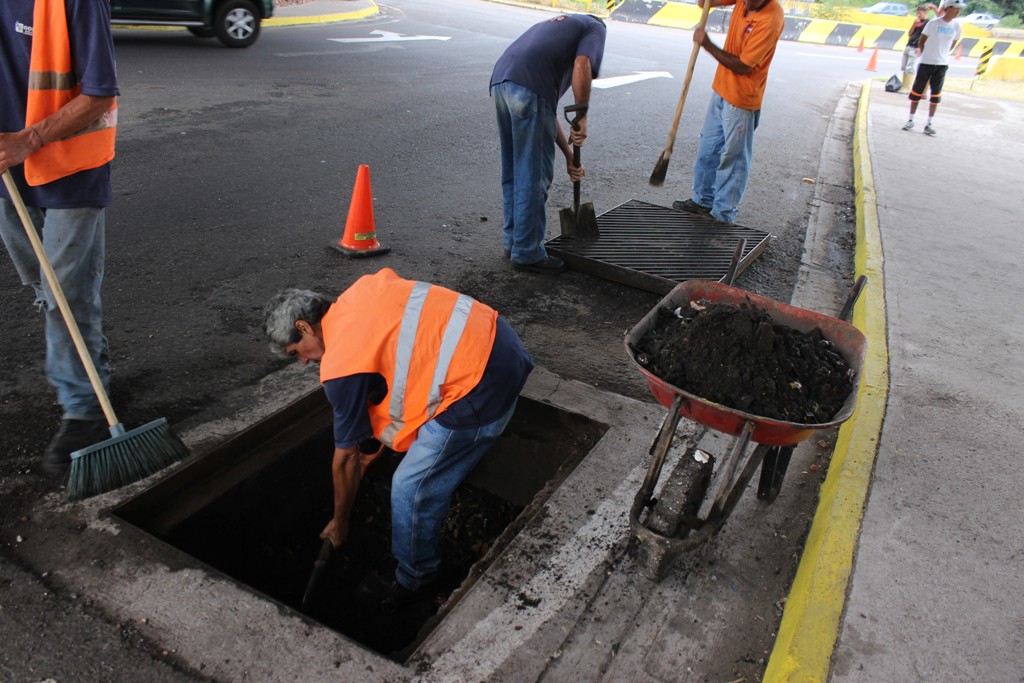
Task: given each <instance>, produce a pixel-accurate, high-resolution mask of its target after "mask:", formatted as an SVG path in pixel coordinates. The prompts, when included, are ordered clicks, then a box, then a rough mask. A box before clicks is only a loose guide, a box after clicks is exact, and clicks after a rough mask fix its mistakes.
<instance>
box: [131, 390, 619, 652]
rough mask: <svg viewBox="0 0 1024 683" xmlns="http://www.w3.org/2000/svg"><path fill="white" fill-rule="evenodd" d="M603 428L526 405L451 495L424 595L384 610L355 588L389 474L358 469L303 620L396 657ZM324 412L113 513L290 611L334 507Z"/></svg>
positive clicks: (374, 547)
mask: <svg viewBox="0 0 1024 683" xmlns="http://www.w3.org/2000/svg"><path fill="white" fill-rule="evenodd" d="M606 430H607V427H606V426H605V425H602V424H600V423H598V422H595V421H593V420H590V419H588V418H586V417H583V416H580V415H577V414H574V413H569V412H566V411H563V410H559V409H558V408H555V407H552V406H550V405H547V404H544V403H541V402H538V401H533V400H530V399H527V398H525V397H521V398H520V399H519V404H518V406H517V408H516V413H515V416H514V417H513V419H512V421H511V423H510V424H509V426H508V428H507V429H506V431H505V434H504V435H503V436H502V438H500V439H499V440H498V442H497V444H496V445H495V446H494V447H493V448H492V449H491V451H490V452H489V453H488V455H487V456H486V457H485V458H484V460H483V461H482V462H481V463H480V465H479V466H478V467H477V469H476V470H475V471H474V472H473V474H472V475H471V476H470V477H469V478H468V479H467V480H466V481H465V482H464V483H463V485H462V486H460V487H459V489H457V491H456V493H455V495H454V496H453V500H452V508H451V511H450V512H449V514H448V517H447V518H446V520H445V524H444V530H443V532H442V557H443V562H444V568H443V575H442V579H441V585H440V587H439V589H438V591H437V594H436V595H432V596H430V597H428V598H427V599H425V600H424V601H421V602H420V603H414V604H412V605H410V606H408V607H405V608H403V609H401V610H399V611H396V612H393V613H381V612H379V611H378V610H372V609H369V608H366V607H361V606H360V605H359V604H358V601H357V600H355V599H354V593H355V587H356V586H357V585H358V584H359V582H360V581H361V580H362V579H363V578H364V577H365V576H367V575H368V574H371V573H377V574H381V575H384V576H387V577H390V576H391V575H392V572H393V570H394V560H393V559H392V557H391V553H390V548H391V528H390V516H391V512H390V475H391V473H392V472H393V471H394V468H395V467H396V466H397V464H398V461H399V458H400V456H398V455H396V454H386V455H384V456H382V457H381V458H380V459H378V461H377V462H376V463H374V465H372V466H371V467H370V469H369V470H368V471H367V473H366V476H365V478H364V479H363V482H362V484H361V486H360V488H359V494H358V497H357V500H356V503H355V507H354V509H353V513H352V524H351V531H350V536H349V540H348V542H347V543H346V544H345V545H344V546H343V547H342V548H340V549H339V550H338V551H336V552H335V553H334V554H333V556H332V557H331V559H330V560H329V562H328V564H327V566H326V568H325V570H324V575H323V577H322V580H321V581H320V582H319V584H318V587H317V590H316V593H315V595H313V596H312V599H311V600H310V602H309V604H308V606H307V609H306V610H305V611H304V613H305V614H306V615H307V616H309V617H311V618H313V619H315V620H317V621H319V622H320V623H322V624H323V625H325V626H327V627H329V628H331V629H334V630H335V631H338V632H339V633H341V634H343V635H345V636H347V637H348V638H350V639H352V640H354V641H356V642H358V643H360V644H362V645H364V646H365V647H368V648H370V649H372V650H374V651H376V652H378V653H379V654H382V655H384V656H387V657H391V658H392V659H395V660H397V661H400V662H401V661H405V660H406V659H407V658H408V657H409V656H410V655H411V654H412V653H413V652H414V651H415V648H416V647H417V646H418V645H419V643H421V642H422V641H423V640H424V639H425V638H426V636H427V635H429V633H430V632H431V631H432V630H433V629H434V628H436V627H437V626H438V624H440V623H441V620H442V619H443V618H444V616H445V614H447V612H448V611H450V610H451V608H452V607H453V606H454V604H455V603H456V602H458V600H459V599H460V598H461V597H462V596H464V595H465V594H466V593H467V592H468V591H470V590H471V589H472V586H473V583H474V582H475V580H476V578H477V577H479V576H480V574H481V573H482V572H483V571H484V570H485V569H486V567H487V566H489V564H490V563H491V562H492V561H493V559H494V558H496V557H497V556H498V555H499V554H500V553H501V552H502V551H503V549H504V548H505V547H506V546H507V545H508V543H509V541H511V539H512V538H513V537H514V536H515V534H516V533H517V532H518V531H519V530H520V529H521V528H522V527H523V526H524V525H525V524H526V523H527V522H528V521H529V519H530V518H531V517H532V513H533V511H535V510H536V509H537V508H538V507H539V506H540V505H542V504H543V503H544V502H545V501H546V500H547V498H548V497H549V496H550V495H551V493H552V492H553V491H554V490H555V489H556V488H557V487H558V485H559V484H560V483H561V482H562V481H563V480H564V479H565V477H567V476H568V475H569V473H571V472H572V470H573V469H574V468H575V467H576V466H577V465H578V464H579V463H580V462H581V461H582V460H583V458H584V457H585V456H586V454H587V453H588V452H589V451H590V450H591V449H592V448H593V446H594V445H595V444H596V443H597V441H598V440H599V439H600V438H601V436H602V435H603V434H604V432H605V431H606ZM332 453H333V439H332V436H331V412H330V406H329V405H328V404H327V402H326V400H325V399H324V398H323V395H322V392H320V391H317V392H314V393H312V394H309V395H307V396H306V397H304V398H302V399H300V400H299V401H296V402H295V403H294V404H292V405H291V406H289V407H287V408H285V409H284V410H282V411H280V412H279V413H277V414H275V415H273V416H271V417H269V418H267V419H266V420H263V421H262V422H260V423H258V424H256V425H254V426H253V427H250V428H249V429H247V430H245V431H244V432H242V433H240V434H238V435H236V436H235V437H233V438H232V439H230V440H229V441H227V442H226V443H224V444H223V445H222V446H220V447H218V448H217V449H215V450H214V451H212V452H210V453H209V454H207V455H205V456H204V457H201V458H199V459H197V460H196V461H195V462H193V463H191V464H189V465H188V466H186V467H184V468H182V469H181V470H179V471H177V472H175V473H174V474H172V475H170V476H169V477H167V478H166V479H164V480H163V481H161V482H160V483H159V484H157V485H155V486H153V487H151V488H149V489H147V490H146V491H144V492H143V493H141V494H140V495H138V496H136V497H135V498H133V499H131V500H130V501H128V502H126V503H124V504H123V505H121V506H120V507H118V508H116V509H115V510H114V514H115V515H116V516H118V517H120V518H121V519H123V520H125V521H126V522H129V523H130V524H132V525H134V526H136V527H138V528H140V529H142V530H144V531H146V532H148V533H150V534H152V535H153V536H155V537H157V538H159V539H160V540H162V541H164V542H166V543H169V544H170V545H172V546H174V547H175V548H177V549H178V550H180V551H182V552H184V553H187V554H188V555H190V556H191V557H193V558H195V559H196V560H199V561H201V562H202V563H204V564H206V565H207V566H209V567H211V568H213V569H215V570H217V571H219V572H222V573H223V574H226V575H227V576H229V577H231V578H232V579H234V580H235V581H237V582H240V583H242V584H244V585H245V586H247V587H248V588H249V589H251V590H254V591H256V592H257V593H259V594H262V595H263V596H265V597H267V598H269V599H271V600H274V601H276V602H278V603H281V604H283V605H286V606H287V607H289V608H291V609H294V610H296V611H303V610H301V607H300V606H301V603H302V596H303V593H304V591H305V588H306V584H307V582H308V580H309V578H310V573H311V570H312V568H313V561H314V559H315V558H316V556H317V553H318V551H319V549H320V546H321V541H320V539H319V534H320V531H321V530H322V529H323V527H324V525H325V524H326V522H327V520H328V519H329V518H330V516H331V510H332V505H333V502H332V501H333V497H332V495H333V494H332V489H331V481H330V462H331V456H332Z"/></svg>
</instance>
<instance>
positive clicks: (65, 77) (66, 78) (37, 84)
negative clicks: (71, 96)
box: [28, 71, 78, 90]
mask: <svg viewBox="0 0 1024 683" xmlns="http://www.w3.org/2000/svg"><path fill="white" fill-rule="evenodd" d="M76 85H78V79H77V78H76V77H75V74H74V73H72V72H69V71H30V72H29V74H28V89H29V90H71V89H72V88H74V87H75V86H76Z"/></svg>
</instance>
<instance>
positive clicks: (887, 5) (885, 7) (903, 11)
mask: <svg viewBox="0 0 1024 683" xmlns="http://www.w3.org/2000/svg"><path fill="white" fill-rule="evenodd" d="M860 11H861V12H869V13H870V14H891V15H893V16H896V17H903V16H906V15H907V13H908V12H909V10H908V9H907V6H906V5H902V4H900V3H898V2H876V3H875V4H874V5H871V6H870V7H862V8H861V10H860Z"/></svg>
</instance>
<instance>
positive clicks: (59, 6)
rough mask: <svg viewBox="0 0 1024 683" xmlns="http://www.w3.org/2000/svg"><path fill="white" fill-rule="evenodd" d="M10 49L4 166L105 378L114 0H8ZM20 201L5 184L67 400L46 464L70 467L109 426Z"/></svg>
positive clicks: (8, 211) (18, 257)
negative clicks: (106, 222) (19, 207)
mask: <svg viewBox="0 0 1024 683" xmlns="http://www.w3.org/2000/svg"><path fill="white" fill-rule="evenodd" d="M0 57H2V60H0V64H2V66H0V69H2V72H3V77H2V79H0V98H2V104H0V172H2V173H5V174H6V172H7V171H9V172H10V176H11V177H12V178H13V184H14V185H15V186H16V188H17V191H18V192H17V194H19V195H20V197H21V198H23V200H24V201H23V203H24V204H25V205H26V207H27V210H28V215H29V216H30V217H31V221H32V223H34V225H35V229H36V230H37V231H38V232H39V233H41V235H42V243H43V247H44V249H45V252H46V254H47V255H48V256H49V257H50V261H51V262H52V265H53V270H54V272H55V273H56V275H57V277H58V279H59V281H60V283H61V288H62V289H63V292H64V295H65V297H66V299H67V300H68V303H69V305H70V308H71V311H72V313H73V315H74V318H75V320H76V321H77V322H78V327H79V329H80V331H81V336H82V338H83V339H84V340H85V346H86V347H87V349H88V353H89V356H90V357H91V358H92V360H93V363H94V365H95V366H96V369H97V371H98V373H99V375H100V378H101V380H102V382H103V384H104V385H106V384H107V383H108V375H109V370H108V364H107V340H106V338H105V336H104V334H103V320H102V307H101V302H100V285H101V282H102V279H103V261H104V214H105V207H106V206H107V205H108V204H110V201H111V183H110V163H109V162H110V160H111V159H112V158H113V156H114V136H115V126H116V120H117V118H116V97H117V95H118V94H119V93H118V88H117V78H116V75H115V70H114V45H113V38H112V36H111V33H110V6H109V3H108V2H107V0H4V2H2V3H0ZM19 203H21V201H20V200H19ZM16 209H17V207H16V205H15V202H14V201H13V200H12V195H11V193H10V192H8V190H7V189H6V186H4V187H0V236H2V238H3V242H4V245H5V246H6V248H7V252H8V253H9V254H10V256H11V259H12V260H13V261H14V265H15V268H16V269H17V271H18V275H19V277H20V278H21V282H22V283H23V284H25V285H31V286H32V287H33V288H34V289H35V297H36V298H35V304H36V306H37V308H39V309H41V310H42V309H45V315H46V333H45V334H46V374H47V377H48V379H49V381H50V383H51V384H52V385H53V386H54V388H55V389H56V391H57V399H58V400H59V402H60V405H61V407H62V409H63V422H62V423H61V427H60V430H59V431H58V432H57V434H56V436H55V437H54V438H53V440H52V441H51V442H50V444H49V446H48V447H47V449H46V452H45V453H44V455H43V460H42V467H43V470H44V471H46V472H48V473H51V474H64V473H65V472H66V471H67V469H68V466H69V463H70V461H71V458H70V455H71V453H72V452H74V451H77V450H80V449H83V448H85V447H87V446H91V445H93V444H95V443H97V442H100V441H103V440H104V439H107V438H108V437H109V436H110V433H109V432H108V423H107V421H106V420H105V419H104V413H103V412H102V410H101V406H100V403H99V401H98V400H97V395H96V392H95V391H94V390H93V387H92V385H91V383H90V379H89V377H88V376H87V372H86V370H85V368H84V366H83V364H82V362H81V360H80V357H79V355H78V354H77V352H76V347H75V345H74V344H73V342H72V338H71V336H70V335H69V331H68V326H67V324H66V323H65V321H64V320H63V318H62V315H61V312H60V311H59V310H58V307H57V305H56V303H55V300H54V295H53V291H52V289H51V287H50V286H49V285H48V284H47V283H46V279H45V278H43V276H42V273H41V270H40V261H39V259H38V258H37V257H36V255H35V253H34V251H33V248H32V245H31V242H30V240H29V238H28V236H27V234H26V228H25V224H23V222H22V221H21V220H20V217H19V214H18V213H17V210H16Z"/></svg>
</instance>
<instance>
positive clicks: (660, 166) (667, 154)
mask: <svg viewBox="0 0 1024 683" xmlns="http://www.w3.org/2000/svg"><path fill="white" fill-rule="evenodd" d="M703 4H704V6H703V8H702V9H701V14H700V23H698V24H697V26H696V28H704V24H706V23H707V21H708V11H709V10H710V9H711V0H704V3H703ZM699 53H700V45H699V44H698V43H694V44H693V49H692V50H691V51H690V64H689V66H687V67H686V77H685V78H684V79H683V92H682V93H681V94H680V95H679V103H678V104H676V114H675V118H673V119H672V128H671V129H669V132H668V140H667V141H666V142H665V149H664V150H662V152H661V156H660V157H659V158H658V163H656V164H655V165H654V171H652V172H651V178H650V180H648V181H647V182H649V183H650V184H651V185H653V186H654V187H661V186H662V184H663V183H664V182H665V174H666V173H668V162H669V159H670V158H672V148H673V147H675V144H676V131H677V130H679V119H681V118H682V117H683V105H685V104H686V93H687V92H688V91H689V90H690V79H692V78H693V67H694V65H695V64H696V63H697V55H698V54H699Z"/></svg>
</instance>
